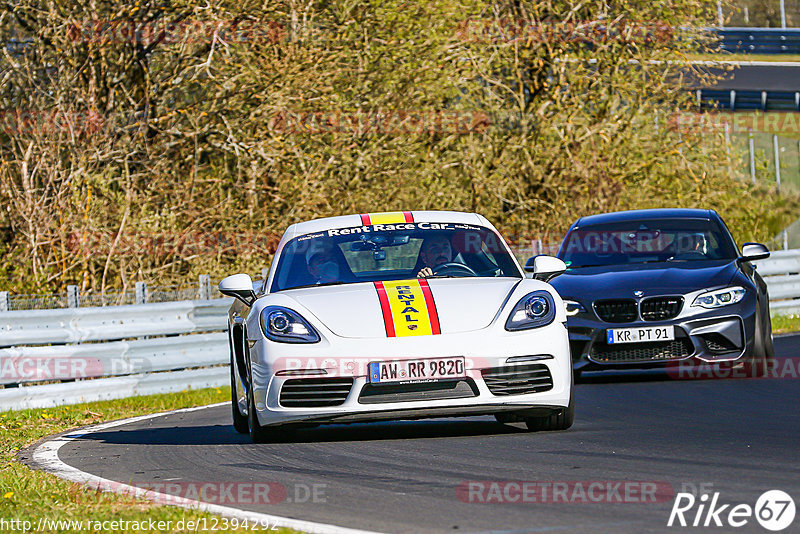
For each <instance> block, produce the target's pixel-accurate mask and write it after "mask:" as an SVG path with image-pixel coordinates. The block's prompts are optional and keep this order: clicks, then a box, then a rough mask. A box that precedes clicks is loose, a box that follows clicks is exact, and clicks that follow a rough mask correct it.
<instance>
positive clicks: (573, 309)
mask: <svg viewBox="0 0 800 534" xmlns="http://www.w3.org/2000/svg"><path fill="white" fill-rule="evenodd" d="M564 309H565V310H566V312H567V317H572V316H573V315H578V314H579V313H586V308H584V307H583V304H581V303H580V302H578V301H576V300H565V301H564Z"/></svg>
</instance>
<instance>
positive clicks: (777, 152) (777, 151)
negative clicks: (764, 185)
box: [772, 134, 781, 193]
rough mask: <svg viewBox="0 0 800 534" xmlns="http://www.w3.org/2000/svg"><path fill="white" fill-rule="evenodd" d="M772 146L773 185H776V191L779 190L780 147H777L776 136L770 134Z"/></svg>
mask: <svg viewBox="0 0 800 534" xmlns="http://www.w3.org/2000/svg"><path fill="white" fill-rule="evenodd" d="M772 148H773V150H774V152H775V185H776V186H777V187H778V193H780V192H781V155H780V148H779V147H778V136H777V135H775V134H773V136H772Z"/></svg>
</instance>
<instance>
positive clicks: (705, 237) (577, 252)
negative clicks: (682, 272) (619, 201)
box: [558, 219, 736, 269]
mask: <svg viewBox="0 0 800 534" xmlns="http://www.w3.org/2000/svg"><path fill="white" fill-rule="evenodd" d="M558 257H559V258H561V259H562V260H564V263H566V264H567V267H568V268H570V269H576V268H581V267H593V266H604V265H624V264H634V263H660V262H687V261H708V260H722V259H735V258H736V247H735V245H734V243H733V242H732V240H731V239H730V237H729V235H728V234H727V233H726V232H723V230H722V228H720V227H719V225H718V224H717V223H716V222H714V221H709V220H703V219H658V220H638V221H625V222H617V223H610V224H602V225H600V224H598V225H594V226H586V227H582V228H577V229H575V230H573V231H571V232H570V233H569V235H568V236H567V237H566V239H565V240H564V243H562V245H561V250H559V253H558Z"/></svg>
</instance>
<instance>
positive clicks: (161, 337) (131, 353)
mask: <svg viewBox="0 0 800 534" xmlns="http://www.w3.org/2000/svg"><path fill="white" fill-rule="evenodd" d="M230 305H231V299H214V300H185V301H179V302H166V303H160V304H139V305H127V306H113V307H110V306H109V307H96V308H65V309H53V310H30V311H10V312H1V313H0V385H2V386H3V389H0V411H6V410H20V409H25V408H48V407H52V406H59V405H63V404H76V403H80V402H90V401H97V400H107V399H118V398H123V397H131V396H134V395H147V394H154V393H171V392H177V391H182V390H185V389H199V388H205V387H219V386H221V385H225V384H228V383H229V380H230V379H229V375H228V367H227V364H228V338H227V333H226V332H225V329H226V326H227V310H228V308H229V307H230ZM154 336H155V337H154Z"/></svg>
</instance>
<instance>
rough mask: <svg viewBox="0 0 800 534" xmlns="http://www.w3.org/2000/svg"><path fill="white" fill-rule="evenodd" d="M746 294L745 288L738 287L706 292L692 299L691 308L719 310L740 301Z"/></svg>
mask: <svg viewBox="0 0 800 534" xmlns="http://www.w3.org/2000/svg"><path fill="white" fill-rule="evenodd" d="M746 292H747V291H746V290H745V288H743V287H739V286H735V287H726V288H725V289H717V290H715V291H707V292H705V293H701V294H700V295H698V296H697V298H696V299H694V302H693V303H692V306H700V307H701V308H721V307H722V306H729V305H731V304H736V303H737V302H739V301H740V300H742V299H743V298H744V295H745V293H746Z"/></svg>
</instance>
